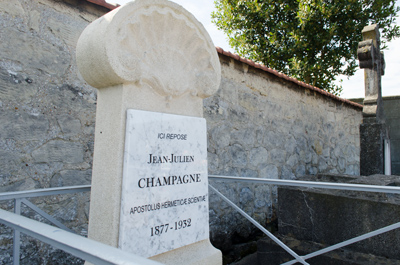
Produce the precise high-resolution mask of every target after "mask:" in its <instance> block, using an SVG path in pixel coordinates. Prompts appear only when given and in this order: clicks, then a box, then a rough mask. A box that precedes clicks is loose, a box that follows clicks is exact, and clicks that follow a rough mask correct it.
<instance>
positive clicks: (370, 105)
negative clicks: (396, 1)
mask: <svg viewBox="0 0 400 265" xmlns="http://www.w3.org/2000/svg"><path fill="white" fill-rule="evenodd" d="M362 35H363V41H361V42H360V43H359V44H358V50H357V55H358V59H359V61H360V68H364V82H365V98H364V103H363V104H364V108H363V117H364V123H366V122H371V123H376V122H378V123H380V122H384V115H383V103H382V85H381V76H382V75H384V73H385V58H384V55H383V52H381V51H380V34H379V28H378V26H377V25H376V24H374V25H370V26H366V27H364V29H363V30H362Z"/></svg>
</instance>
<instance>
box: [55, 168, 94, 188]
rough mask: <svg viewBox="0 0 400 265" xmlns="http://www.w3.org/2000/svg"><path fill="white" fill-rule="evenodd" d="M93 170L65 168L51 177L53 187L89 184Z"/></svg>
mask: <svg viewBox="0 0 400 265" xmlns="http://www.w3.org/2000/svg"><path fill="white" fill-rule="evenodd" d="M91 178H92V170H91V169H88V170H63V171H60V172H59V173H57V174H56V175H54V176H53V177H52V178H51V181H50V185H51V187H63V186H77V185H89V184H90V180H91Z"/></svg>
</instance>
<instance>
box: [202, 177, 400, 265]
mask: <svg viewBox="0 0 400 265" xmlns="http://www.w3.org/2000/svg"><path fill="white" fill-rule="evenodd" d="M208 177H209V179H211V180H217V181H218V180H219V181H235V182H252V183H259V184H260V183H261V184H269V185H280V186H294V187H307V188H322V189H337V190H351V191H363V192H383V193H393V194H400V187H393V186H378V185H363V184H347V183H330V182H316V181H299V180H282V179H260V178H245V177H232V176H217V175H209V176H208ZM209 186H210V188H211V189H212V190H213V191H214V192H215V193H216V194H217V195H218V196H220V197H221V198H222V199H223V200H224V201H225V202H227V203H228V204H229V205H231V206H232V207H233V208H234V209H235V210H237V211H238V212H239V213H240V214H241V215H243V216H244V217H245V218H246V219H248V220H249V221H250V222H251V223H253V224H254V225H255V226H256V227H257V228H259V229H260V230H261V231H263V232H264V233H265V234H266V235H267V236H268V237H269V238H271V239H272V240H273V241H274V242H276V243H277V244H278V245H279V246H281V247H282V248H283V249H284V250H286V251H287V252H288V253H289V254H290V255H292V256H293V257H294V258H295V259H294V260H292V261H289V262H286V263H283V264H282V265H289V264H295V263H297V262H300V263H302V264H309V263H307V262H306V260H307V259H310V258H313V257H316V256H319V255H322V254H325V253H328V252H330V251H333V250H336V249H339V248H341V247H344V246H348V245H350V244H353V243H356V242H359V241H362V240H364V239H368V238H371V237H373V236H376V235H380V234H382V233H386V232H389V231H391V230H394V229H397V228H400V222H398V223H395V224H393V225H390V226H386V227H383V228H381V229H378V230H375V231H372V232H369V233H366V234H364V235H361V236H358V237H355V238H352V239H349V240H346V241H343V242H341V243H338V244H335V245H333V246H330V247H327V248H324V249H321V250H318V251H316V252H313V253H310V254H308V255H305V256H299V255H298V254H297V253H295V252H294V251H293V250H291V249H290V248H289V247H288V246H287V245H285V244H284V243H283V242H282V241H281V240H279V239H278V238H277V237H276V236H274V235H273V234H272V233H270V232H269V231H268V230H266V229H265V228H264V227H263V226H261V225H260V224H259V223H258V222H257V221H255V220H254V219H253V218H251V217H250V216H249V215H248V214H246V213H245V212H244V211H243V210H242V209H240V207H238V206H237V205H235V204H234V203H233V202H232V201H230V200H229V199H228V198H226V197H225V196H224V195H222V194H221V193H220V192H219V191H218V190H217V189H216V188H214V187H213V186H212V185H209Z"/></svg>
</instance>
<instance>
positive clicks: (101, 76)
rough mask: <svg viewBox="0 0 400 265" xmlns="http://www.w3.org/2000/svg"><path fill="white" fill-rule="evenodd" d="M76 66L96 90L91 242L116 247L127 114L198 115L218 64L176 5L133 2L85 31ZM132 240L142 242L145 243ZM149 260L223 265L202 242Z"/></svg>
mask: <svg viewBox="0 0 400 265" xmlns="http://www.w3.org/2000/svg"><path fill="white" fill-rule="evenodd" d="M77 64H78V68H79V71H80V73H81V74H82V76H83V78H84V79H85V80H86V81H87V82H88V83H89V84H90V85H91V86H93V87H96V88H97V89H98V94H97V112H96V129H95V146H94V158H93V177H92V191H91V202H90V216H89V238H92V239H94V240H97V241H100V242H103V243H106V244H109V245H111V246H114V247H120V246H119V229H120V211H121V189H122V179H123V166H124V165H123V164H124V146H125V130H126V120H127V111H128V109H134V110H143V111H151V112H157V113H168V114H178V115H185V116H191V117H202V115H203V99H204V98H206V97H209V96H211V95H212V94H214V93H215V92H216V91H217V89H218V88H219V83H220V79H221V77H220V75H221V74H220V71H221V70H220V64H219V59H218V55H217V52H216V49H215V46H214V45H213V43H212V41H211V38H210V37H209V35H208V33H207V32H206V30H205V29H204V27H203V26H202V25H201V23H199V22H198V21H197V20H196V19H195V18H194V16H193V15H192V14H190V13H189V12H187V11H186V10H185V9H183V8H182V7H181V6H179V5H177V4H175V3H173V2H169V1H166V0H136V1H133V2H130V3H128V4H126V5H124V6H121V7H119V8H117V9H115V10H113V11H111V12H109V13H107V14H106V15H104V16H103V17H101V18H99V19H97V20H96V21H94V22H93V23H91V24H90V25H89V26H88V27H87V28H86V29H85V30H84V32H83V33H82V35H81V37H80V39H79V41H78V45H77ZM206 177H207V176H206ZM207 219H208V210H207ZM207 231H208V228H207ZM136 240H137V244H141V242H143V240H146V239H144V238H137V239H136ZM151 259H154V260H157V261H160V262H162V263H165V264H192V265H195V264H222V256H221V252H220V251H219V250H217V249H215V248H214V247H213V246H212V245H211V244H210V242H209V238H208V237H207V239H205V240H201V241H199V242H196V243H193V244H190V245H188V246H184V247H180V248H177V249H174V250H172V251H169V252H166V253H163V254H160V255H157V256H155V257H151Z"/></svg>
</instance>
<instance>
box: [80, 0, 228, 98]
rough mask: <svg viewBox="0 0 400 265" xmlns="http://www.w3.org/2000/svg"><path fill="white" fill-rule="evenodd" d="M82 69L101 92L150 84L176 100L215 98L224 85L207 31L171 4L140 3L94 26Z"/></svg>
mask: <svg viewBox="0 0 400 265" xmlns="http://www.w3.org/2000/svg"><path fill="white" fill-rule="evenodd" d="M77 64H78V67H79V71H80V72H81V74H82V76H83V78H84V79H85V80H86V81H87V82H88V83H89V84H90V85H91V86H94V87H96V88H104V87H111V86H115V85H118V84H121V83H124V84H126V83H136V84H137V85H138V86H141V85H143V84H146V85H147V86H150V87H151V89H153V90H154V91H155V92H157V93H158V94H160V95H162V96H166V97H172V98H173V97H178V96H181V95H183V94H187V93H190V94H191V95H193V96H198V97H200V98H205V97H208V96H211V95H212V94H214V93H215V92H216V91H217V89H218V88H219V83H220V80H221V69H220V63H219V59H218V54H217V52H216V49H215V46H214V45H213V43H212V41H211V38H210V36H209V35H208V33H207V31H206V30H205V29H204V27H203V25H202V24H201V23H200V22H198V21H197V20H196V19H195V18H194V16H193V15H192V14H190V13H189V12H187V11H186V10H185V9H183V8H182V7H181V6H179V5H177V4H175V3H173V2H170V1H166V0H136V1H133V2H130V3H128V4H126V5H124V6H121V7H119V8H117V9H115V10H113V11H111V12H110V13H108V14H106V15H105V16H103V17H101V18H99V19H98V20H96V21H95V22H93V23H91V24H90V25H89V26H88V27H87V28H86V29H85V30H84V31H83V33H82V35H81V37H80V39H79V41H78V45H77ZM147 86H146V87H147Z"/></svg>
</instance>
